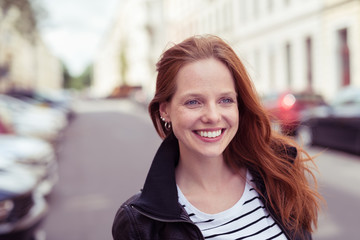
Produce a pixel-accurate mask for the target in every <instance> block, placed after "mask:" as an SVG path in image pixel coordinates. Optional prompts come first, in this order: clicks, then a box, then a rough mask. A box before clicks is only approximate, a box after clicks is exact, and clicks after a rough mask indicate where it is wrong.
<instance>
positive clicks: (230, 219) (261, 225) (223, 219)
mask: <svg viewBox="0 0 360 240" xmlns="http://www.w3.org/2000/svg"><path fill="white" fill-rule="evenodd" d="M251 179H252V178H251V175H250V173H249V172H248V173H247V183H246V186H245V190H244V193H243V196H242V197H241V199H240V200H239V201H238V202H237V203H236V204H235V205H234V206H233V207H231V208H230V209H227V210H225V211H223V212H220V213H216V214H207V213H204V212H201V211H199V210H198V209H197V208H195V207H194V206H193V205H192V204H191V203H190V202H189V201H188V200H187V199H186V198H185V196H184V195H183V194H182V192H181V190H180V189H179V188H178V193H179V202H180V204H182V205H183V206H184V208H185V210H186V211H187V213H188V214H189V216H190V219H191V220H192V221H193V222H194V223H195V224H196V225H197V226H198V227H199V228H200V230H201V232H202V234H203V235H204V237H205V239H210V240H220V239H221V240H227V239H231V240H234V239H239V240H240V239H246V240H250V239H251V240H254V239H261V240H265V239H266V240H286V237H285V235H284V234H283V232H282V231H281V229H280V228H279V226H278V225H277V224H276V223H275V222H274V220H273V219H272V217H271V216H270V215H269V213H268V211H267V210H266V209H265V207H264V205H263V204H262V202H261V201H260V199H259V195H258V193H257V192H256V191H255V189H254V188H253V187H252V186H251V183H250V182H251Z"/></svg>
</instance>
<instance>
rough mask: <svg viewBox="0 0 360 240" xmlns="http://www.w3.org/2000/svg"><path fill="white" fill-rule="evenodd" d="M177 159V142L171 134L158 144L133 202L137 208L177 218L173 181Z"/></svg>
mask: <svg viewBox="0 0 360 240" xmlns="http://www.w3.org/2000/svg"><path fill="white" fill-rule="evenodd" d="M178 161H179V143H178V140H177V139H176V137H175V136H174V135H173V134H172V135H170V136H169V137H167V138H166V139H165V140H164V141H163V142H162V144H161V145H160V147H159V149H158V151H157V153H156V154H155V157H154V160H153V162H152V164H151V167H150V170H149V173H148V175H147V177H146V180H145V184H144V188H143V190H142V192H141V195H140V197H139V198H138V199H137V200H136V201H135V202H134V203H133V205H134V206H135V207H137V208H140V209H141V210H142V211H145V212H147V213H148V214H151V215H153V216H157V217H159V218H163V219H177V218H180V215H181V212H182V210H181V207H180V205H179V203H178V193H177V188H176V181H175V167H176V165H177V163H178Z"/></svg>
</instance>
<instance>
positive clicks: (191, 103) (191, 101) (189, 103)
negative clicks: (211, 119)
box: [185, 100, 199, 105]
mask: <svg viewBox="0 0 360 240" xmlns="http://www.w3.org/2000/svg"><path fill="white" fill-rule="evenodd" d="M185 104H186V105H196V104H199V101H198V100H189V101H187V102H186V103H185Z"/></svg>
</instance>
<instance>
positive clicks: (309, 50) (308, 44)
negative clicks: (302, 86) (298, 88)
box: [305, 37, 313, 91]
mask: <svg viewBox="0 0 360 240" xmlns="http://www.w3.org/2000/svg"><path fill="white" fill-rule="evenodd" d="M305 47H306V50H305V54H306V65H305V66H306V80H307V88H308V90H310V91H311V90H312V86H313V66H312V62H313V60H312V51H313V47H312V39H311V37H307V38H306V40H305Z"/></svg>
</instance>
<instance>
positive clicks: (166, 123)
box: [164, 122, 171, 130]
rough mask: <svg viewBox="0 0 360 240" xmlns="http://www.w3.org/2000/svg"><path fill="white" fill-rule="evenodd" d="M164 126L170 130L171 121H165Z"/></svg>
mask: <svg viewBox="0 0 360 240" xmlns="http://www.w3.org/2000/svg"><path fill="white" fill-rule="evenodd" d="M164 126H165V128H166V130H170V129H171V123H170V122H165V123H164Z"/></svg>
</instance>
